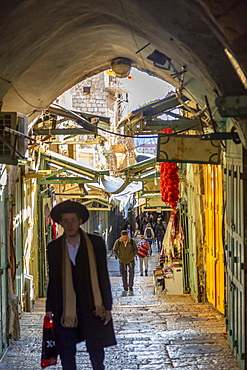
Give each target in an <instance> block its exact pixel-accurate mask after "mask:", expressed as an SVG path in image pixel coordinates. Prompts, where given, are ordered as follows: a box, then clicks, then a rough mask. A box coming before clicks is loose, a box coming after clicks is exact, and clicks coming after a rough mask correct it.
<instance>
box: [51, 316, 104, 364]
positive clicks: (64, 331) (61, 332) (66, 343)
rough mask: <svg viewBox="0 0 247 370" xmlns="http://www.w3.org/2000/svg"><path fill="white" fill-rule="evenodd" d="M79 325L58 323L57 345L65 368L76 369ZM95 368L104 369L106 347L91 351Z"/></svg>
mask: <svg viewBox="0 0 247 370" xmlns="http://www.w3.org/2000/svg"><path fill="white" fill-rule="evenodd" d="M78 330H79V329H78V327H77V328H64V327H63V326H62V325H61V324H60V323H58V324H56V327H55V334H56V345H57V348H58V353H59V355H60V359H61V362H62V367H63V370H76V360H75V356H76V343H77V342H78ZM89 356H90V360H91V363H92V366H93V370H104V369H105V366H104V357H105V352H104V348H102V349H99V350H97V351H94V352H89Z"/></svg>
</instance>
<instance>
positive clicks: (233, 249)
mask: <svg viewBox="0 0 247 370" xmlns="http://www.w3.org/2000/svg"><path fill="white" fill-rule="evenodd" d="M241 149H242V148H241ZM241 152H242V150H241V151H239V153H237V152H236V150H235V153H234V154H232V153H231V152H230V153H229V151H228V154H227V156H226V166H225V184H226V213H225V214H226V244H225V257H226V266H227V267H226V268H227V294H228V307H227V327H228V338H229V343H230V346H231V348H232V351H233V353H234V355H235V357H236V358H237V360H238V363H239V365H240V368H241V369H245V368H246V365H245V363H246V362H245V356H246V351H245V342H246V341H245V336H246V327H245V326H246V323H245V320H246V318H245V300H246V294H245V286H246V284H245V269H246V268H245V266H246V262H247V259H246V251H245V249H246V248H244V239H245V231H244V226H245V219H244V218H246V214H245V213H246V212H244V203H245V202H246V200H245V199H244V194H243V189H245V198H246V179H245V177H246V176H247V174H246V170H245V171H243V161H245V158H246V151H243V155H242V153H241ZM244 157H245V158H244ZM244 183H245V186H244Z"/></svg>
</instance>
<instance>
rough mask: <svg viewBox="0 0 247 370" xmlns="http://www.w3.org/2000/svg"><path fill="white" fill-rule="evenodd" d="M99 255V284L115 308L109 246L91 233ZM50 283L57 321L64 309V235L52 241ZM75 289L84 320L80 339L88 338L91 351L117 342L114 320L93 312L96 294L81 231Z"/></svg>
mask: <svg viewBox="0 0 247 370" xmlns="http://www.w3.org/2000/svg"><path fill="white" fill-rule="evenodd" d="M88 236H89V238H90V240H91V243H92V245H93V248H94V253H95V257H96V264H97V272H98V280H99V287H100V290H101V295H102V300H103V304H104V307H105V309H106V310H111V309H112V295H111V287H110V280H109V275H108V270H107V263H106V247H105V243H104V241H103V239H102V238H101V237H99V236H97V235H91V234H88ZM47 252H48V266H49V283H48V290H47V300H46V312H48V311H52V312H53V314H54V318H55V321H57V320H60V319H61V315H62V312H63V294H62V237H59V238H58V239H56V240H53V241H52V242H50V243H49V244H48V249H47ZM72 275H73V283H74V289H75V292H76V302H77V314H78V316H80V317H81V319H82V320H83V326H84V328H83V333H80V336H79V337H78V342H79V341H82V340H85V339H86V344H87V349H88V351H89V352H92V351H95V350H98V349H100V348H103V347H108V346H111V345H115V344H116V339H115V335H114V329H113V323H112V320H111V321H110V322H109V323H108V324H107V325H104V324H103V321H102V320H101V319H100V318H99V317H96V316H95V315H94V314H93V312H92V311H93V310H94V305H93V295H92V288H91V283H90V270H89V261H88V253H87V247H86V242H85V240H84V237H83V235H82V233H81V244H80V247H79V250H78V253H77V256H76V266H74V265H73V264H72Z"/></svg>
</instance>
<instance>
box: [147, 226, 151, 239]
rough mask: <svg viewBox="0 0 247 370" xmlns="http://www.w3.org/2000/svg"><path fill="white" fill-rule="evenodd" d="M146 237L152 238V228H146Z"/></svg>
mask: <svg viewBox="0 0 247 370" xmlns="http://www.w3.org/2000/svg"><path fill="white" fill-rule="evenodd" d="M146 238H147V239H152V232H151V229H150V228H147V229H146Z"/></svg>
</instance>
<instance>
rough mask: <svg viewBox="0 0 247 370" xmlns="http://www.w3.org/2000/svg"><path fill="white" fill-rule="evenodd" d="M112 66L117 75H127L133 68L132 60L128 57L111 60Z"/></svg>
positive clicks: (121, 76)
mask: <svg viewBox="0 0 247 370" xmlns="http://www.w3.org/2000/svg"><path fill="white" fill-rule="evenodd" d="M111 68H112V70H113V72H114V73H115V76H116V77H118V78H124V77H127V76H128V75H129V73H130V69H131V60H130V59H128V58H115V59H113V60H112V62H111Z"/></svg>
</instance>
